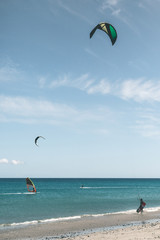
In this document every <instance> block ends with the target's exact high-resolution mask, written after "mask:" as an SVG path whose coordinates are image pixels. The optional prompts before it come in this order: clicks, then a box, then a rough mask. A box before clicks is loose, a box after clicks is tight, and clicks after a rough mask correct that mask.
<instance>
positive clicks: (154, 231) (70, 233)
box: [0, 211, 160, 240]
mask: <svg viewBox="0 0 160 240" xmlns="http://www.w3.org/2000/svg"><path fill="white" fill-rule="evenodd" d="M159 216H160V211H156V212H144V213H143V214H137V213H128V214H125V213H122V214H121V213H119V214H111V215H105V216H96V217H94V216H92V217H88V216H84V217H82V218H79V219H75V220H66V221H59V222H50V223H43V224H33V225H29V226H27V225H24V226H23V227H16V228H10V229H9V228H7V227H6V228H4V229H3V230H0V239H1V240H15V239H16V240H18V239H21V240H25V239H33V240H37V239H41V240H42V239H45V240H47V239H48V240H51V239H62V238H63V239H72V240H73V239H75V240H80V239H84V240H85V239H88V238H91V239H95V240H98V239H127V240H129V239H130V240H132V239H157V238H160V221H159Z"/></svg>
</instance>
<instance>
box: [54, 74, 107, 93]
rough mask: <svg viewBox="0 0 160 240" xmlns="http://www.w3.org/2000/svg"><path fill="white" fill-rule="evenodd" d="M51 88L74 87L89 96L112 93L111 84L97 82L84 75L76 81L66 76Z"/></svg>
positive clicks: (103, 80) (103, 81) (104, 81)
mask: <svg viewBox="0 0 160 240" xmlns="http://www.w3.org/2000/svg"><path fill="white" fill-rule="evenodd" d="M50 87H51V88H56V87H72V88H77V89H79V90H81V91H85V92H86V93H88V94H95V93H100V94H108V93H109V92H110V84H109V82H108V81H107V80H106V79H102V80H100V81H99V82H97V81H96V80H95V79H93V78H89V75H88V74H83V75H81V76H80V77H78V78H76V79H74V80H73V79H71V77H70V76H69V75H64V77H62V78H59V79H58V80H55V81H52V82H51V84H50Z"/></svg>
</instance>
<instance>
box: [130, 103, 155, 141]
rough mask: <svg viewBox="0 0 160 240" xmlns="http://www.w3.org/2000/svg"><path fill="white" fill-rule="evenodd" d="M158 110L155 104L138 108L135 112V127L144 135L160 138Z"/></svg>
mask: <svg viewBox="0 0 160 240" xmlns="http://www.w3.org/2000/svg"><path fill="white" fill-rule="evenodd" d="M158 110H159V109H157V107H155V106H152V108H139V109H137V110H136V112H135V115H136V116H137V120H136V122H135V125H134V127H133V129H135V130H136V131H137V132H138V133H139V134H141V135H142V136H143V137H149V138H160V115H159V111H158Z"/></svg>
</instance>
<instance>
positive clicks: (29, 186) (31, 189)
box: [26, 178, 36, 192]
mask: <svg viewBox="0 0 160 240" xmlns="http://www.w3.org/2000/svg"><path fill="white" fill-rule="evenodd" d="M26 184H27V189H28V192H36V187H35V185H34V183H33V182H32V180H31V179H30V178H26Z"/></svg>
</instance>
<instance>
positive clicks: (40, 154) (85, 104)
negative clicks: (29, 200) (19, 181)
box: [0, 0, 160, 178]
mask: <svg viewBox="0 0 160 240" xmlns="http://www.w3.org/2000/svg"><path fill="white" fill-rule="evenodd" d="M159 11H160V0H135V1H132V0H76V1H75V0H27V1H26V0H14V1H13V0H1V1H0V29H1V31H0V138H1V140H0V177H6V178H8V177H17V178H21V177H52V178H61V177H62V178H70V177H71V178H85V177H86V178H127V177H131V178H159V177H160V171H159V169H160V65H159V63H160V28H159V23H160V14H159ZM100 22H108V23H110V24H112V25H113V26H114V27H115V29H116V31H117V34H118V37H117V41H116V43H115V44H114V45H113V46H112V44H111V41H110V39H109V37H108V35H107V34H105V33H104V32H103V31H100V30H97V31H96V32H95V34H94V35H93V37H92V38H91V39H90V37H89V34H90V32H91V30H92V29H93V28H94V27H95V26H96V25H97V24H98V23H100ZM37 136H43V137H44V138H45V139H42V138H41V139H39V140H38V145H39V146H38V147H37V146H36V145H35V143H34V140H35V138H36V137H37Z"/></svg>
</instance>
